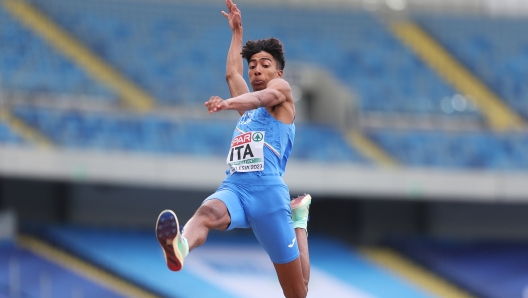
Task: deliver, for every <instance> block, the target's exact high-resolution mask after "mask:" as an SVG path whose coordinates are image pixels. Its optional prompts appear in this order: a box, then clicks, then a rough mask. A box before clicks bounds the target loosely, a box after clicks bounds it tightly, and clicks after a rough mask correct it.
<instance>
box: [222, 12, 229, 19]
mask: <svg viewBox="0 0 528 298" xmlns="http://www.w3.org/2000/svg"><path fill="white" fill-rule="evenodd" d="M222 15H223V16H224V17H226V18H228V19H229V15H228V14H227V13H226V12H225V11H223V10H222Z"/></svg>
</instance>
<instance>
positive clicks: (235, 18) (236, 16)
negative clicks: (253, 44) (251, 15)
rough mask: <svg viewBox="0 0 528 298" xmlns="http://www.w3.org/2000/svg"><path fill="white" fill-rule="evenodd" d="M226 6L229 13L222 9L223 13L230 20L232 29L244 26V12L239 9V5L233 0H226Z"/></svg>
mask: <svg viewBox="0 0 528 298" xmlns="http://www.w3.org/2000/svg"><path fill="white" fill-rule="evenodd" d="M226 6H227V10H228V11H229V14H227V13H226V12H225V11H222V14H223V15H224V17H226V18H227V20H228V21H229V27H231V30H235V29H237V28H240V27H242V13H241V12H240V10H239V9H238V7H237V5H236V4H235V3H233V1H232V0H226Z"/></svg>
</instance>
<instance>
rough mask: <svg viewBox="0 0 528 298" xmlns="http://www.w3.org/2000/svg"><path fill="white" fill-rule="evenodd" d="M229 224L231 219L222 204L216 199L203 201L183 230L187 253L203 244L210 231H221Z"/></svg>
mask: <svg viewBox="0 0 528 298" xmlns="http://www.w3.org/2000/svg"><path fill="white" fill-rule="evenodd" d="M230 223H231V217H230V216H229V212H228V211H227V207H226V205H225V204H224V202H222V201H220V200H218V199H211V200H207V201H205V202H204V203H203V204H202V206H200V208H198V210H196V212H195V213H194V215H193V217H191V219H190V220H189V221H188V222H187V223H186V224H185V227H184V229H183V237H184V238H186V239H187V243H188V244H189V251H191V250H193V249H194V248H196V247H198V246H200V245H202V244H204V242H205V240H206V239H207V235H208V234H209V231H210V230H211V229H217V230H222V231H223V230H225V229H227V227H228V226H229V224H230Z"/></svg>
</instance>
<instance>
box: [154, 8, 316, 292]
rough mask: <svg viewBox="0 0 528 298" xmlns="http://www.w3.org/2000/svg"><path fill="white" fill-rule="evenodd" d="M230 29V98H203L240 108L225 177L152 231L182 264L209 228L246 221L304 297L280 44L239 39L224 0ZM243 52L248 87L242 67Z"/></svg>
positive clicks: (300, 209)
mask: <svg viewBox="0 0 528 298" xmlns="http://www.w3.org/2000/svg"><path fill="white" fill-rule="evenodd" d="M226 4H227V7H228V10H229V14H228V13H225V12H222V13H223V15H224V16H225V17H226V18H227V19H228V21H229V25H230V27H231V30H232V39H231V46H230V48H229V53H228V57H227V66H226V79H227V83H228V85H229V90H230V92H231V96H232V97H231V98H229V99H226V100H224V99H222V98H220V97H218V96H213V97H211V98H210V99H209V101H207V102H206V103H205V106H206V107H207V109H208V111H209V113H216V112H220V111H223V110H235V111H238V112H239V113H240V114H241V117H240V120H239V121H238V123H237V125H236V127H235V131H234V133H233V136H232V140H231V146H230V148H226V149H228V150H227V160H226V162H227V165H228V171H227V177H226V178H225V180H224V181H223V182H222V184H221V185H220V187H219V188H218V190H217V191H216V192H215V193H214V194H212V195H210V196H209V197H208V198H206V199H205V200H204V202H203V203H202V205H201V206H200V207H199V208H198V210H197V211H196V213H195V214H194V216H193V217H192V218H191V219H190V220H189V221H188V222H187V224H185V229H184V231H183V234H182V233H180V228H179V223H178V219H177V217H176V214H175V213H174V212H172V211H171V210H165V211H163V212H162V213H161V214H160V215H159V217H158V221H157V224H156V233H157V237H158V240H159V242H160V244H161V246H162V247H163V249H164V252H165V257H166V261H167V265H168V267H169V269H171V270H174V271H178V270H181V268H182V267H183V264H184V259H185V257H186V256H187V254H188V253H189V252H190V251H191V250H193V249H194V248H196V247H198V246H200V245H202V244H203V243H204V242H205V240H206V238H207V235H208V233H209V231H210V230H211V229H217V230H231V229H234V228H249V227H251V228H252V230H253V232H254V234H255V236H256V238H257V240H258V241H259V243H260V244H261V245H262V247H263V248H264V249H265V250H266V252H267V253H268V255H269V257H270V259H271V261H272V262H273V265H274V266H275V270H276V272H277V276H278V278H279V282H280V284H281V287H282V289H283V292H284V295H285V296H286V297H288V298H289V297H306V295H307V292H308V280H309V277H310V261H309V255H308V240H307V230H306V229H307V222H308V211H309V205H310V203H311V197H310V195H304V196H300V197H298V198H296V199H294V200H292V201H290V194H289V190H288V187H287V186H286V184H285V183H284V181H283V179H282V176H283V174H284V172H285V169H286V163H287V161H288V157H289V155H290V152H291V150H292V146H293V141H294V137H295V125H294V123H293V122H294V119H295V105H294V102H293V98H292V94H291V89H290V85H289V84H288V82H286V81H285V80H284V79H283V78H282V75H283V69H284V65H285V60H284V52H283V48H282V44H281V42H280V41H279V40H277V39H275V38H268V39H262V40H256V41H254V40H250V41H248V42H247V43H246V44H245V46H243V47H242V18H241V13H240V10H239V9H238V8H237V6H236V5H235V4H233V2H232V1H231V0H227V1H226ZM243 58H245V59H246V60H247V62H248V68H249V69H248V75H249V80H250V84H251V87H252V89H253V92H249V88H248V85H247V84H246V82H245V80H244V78H243V76H242V72H243V60H242V59H243Z"/></svg>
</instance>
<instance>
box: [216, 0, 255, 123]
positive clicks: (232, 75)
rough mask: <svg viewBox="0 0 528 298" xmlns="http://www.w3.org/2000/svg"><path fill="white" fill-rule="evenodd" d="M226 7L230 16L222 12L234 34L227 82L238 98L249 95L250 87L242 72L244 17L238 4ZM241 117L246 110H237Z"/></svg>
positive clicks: (228, 57)
mask: <svg viewBox="0 0 528 298" xmlns="http://www.w3.org/2000/svg"><path fill="white" fill-rule="evenodd" d="M226 6H227V9H228V11H229V14H227V13H226V12H224V11H222V14H223V15H224V16H225V17H226V18H227V20H228V21H229V27H230V28H231V31H232V32H233V34H232V37H231V45H230V46H229V52H228V53H227V62H226V81H227V85H228V86H229V92H230V93H231V97H236V96H239V95H242V94H245V93H249V87H248V85H247V83H246V81H245V80H244V77H243V74H242V72H243V71H244V65H243V60H242V55H241V53H242V36H243V29H242V15H241V12H240V10H239V9H238V7H237V6H236V4H234V3H233V1H232V0H226ZM237 111H238V113H239V114H240V115H242V114H244V112H245V111H246V110H237Z"/></svg>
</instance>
